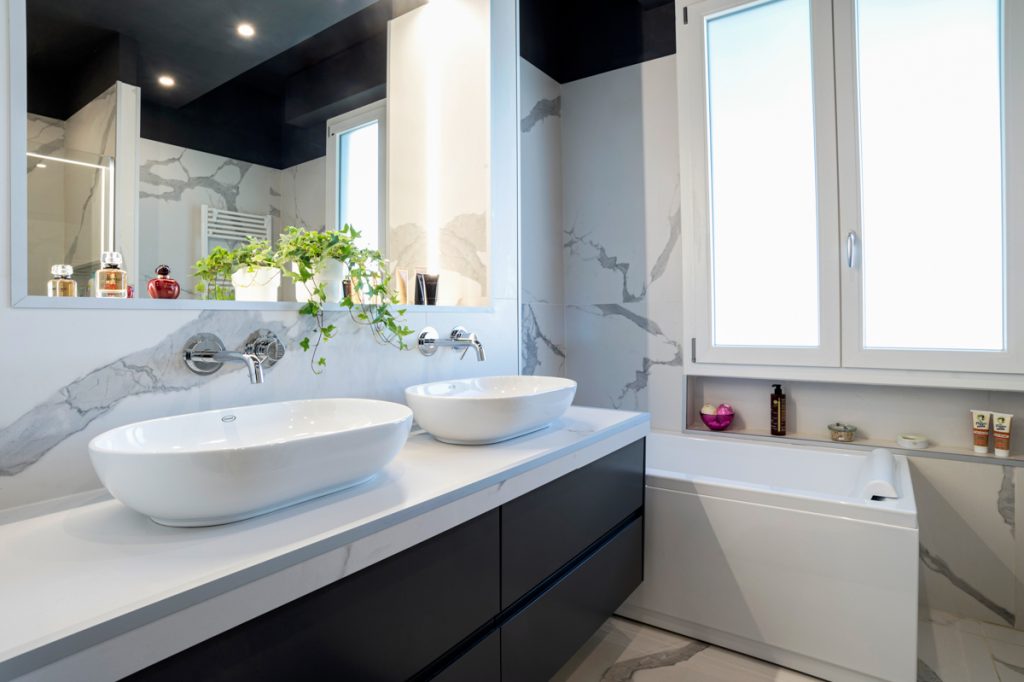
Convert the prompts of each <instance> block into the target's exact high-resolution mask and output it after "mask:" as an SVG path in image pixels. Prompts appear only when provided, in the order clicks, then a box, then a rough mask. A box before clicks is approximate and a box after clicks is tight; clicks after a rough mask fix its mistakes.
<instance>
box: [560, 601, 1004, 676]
mask: <svg viewBox="0 0 1024 682" xmlns="http://www.w3.org/2000/svg"><path fill="white" fill-rule="evenodd" d="M918 658H919V663H918V677H917V679H918V682H1024V632H1022V631H1019V630H1014V629H1011V628H1007V627H1001V626H998V625H991V624H988V623H981V622H978V621H973V620H966V619H961V618H957V617H956V616H952V615H949V614H946V613H942V612H939V611H933V612H931V613H930V614H929V615H928V616H927V617H926V618H922V620H921V622H920V625H919V629H918ZM816 679H817V678H814V677H810V676H808V675H804V674H802V673H798V672H794V671H792V670H787V669H785V668H779V667H778V666H775V665H772V664H770V663H765V662H764V661H760V660H757V659H755V658H750V657H748V656H744V655H742V654H738V653H735V652H732V651H727V650H725V649H720V648H718V647H715V646H711V645H709V644H705V643H703V642H698V641H696V640H692V639H687V638H686V637H682V636H680V635H676V634H673V633H671V632H666V631H664V630H659V629H657V628H652V627H648V626H646V625H642V624H640V623H635V622H633V621H630V620H625V619H623V618H615V617H613V618H609V619H608V620H607V621H606V622H605V623H604V625H602V626H601V629H600V630H598V632H597V633H595V634H594V636H593V637H591V638H590V640H589V641H588V642H587V643H586V644H585V645H583V648H581V649H580V650H579V651H578V652H577V653H576V655H575V656H573V657H572V659H571V660H570V661H569V662H567V663H566V664H565V666H563V667H562V669H561V670H560V671H559V672H558V674H557V675H555V677H554V678H552V682H800V681H804V682H806V681H811V680H816Z"/></svg>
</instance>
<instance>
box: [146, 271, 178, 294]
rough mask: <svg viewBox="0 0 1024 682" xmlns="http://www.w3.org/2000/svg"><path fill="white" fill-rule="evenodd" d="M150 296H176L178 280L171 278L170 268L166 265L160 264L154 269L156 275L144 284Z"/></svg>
mask: <svg viewBox="0 0 1024 682" xmlns="http://www.w3.org/2000/svg"><path fill="white" fill-rule="evenodd" d="M146 288H147V289H148V290H149V296H150V298H178V294H180V293H181V287H180V286H179V285H178V280H176V279H172V278H171V269H170V268H169V267H167V266H166V265H160V266H158V267H157V269H156V277H154V278H153V279H151V280H149V284H148V285H147V286H146Z"/></svg>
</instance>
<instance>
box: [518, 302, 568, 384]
mask: <svg viewBox="0 0 1024 682" xmlns="http://www.w3.org/2000/svg"><path fill="white" fill-rule="evenodd" d="M520 315H521V318H520V323H519V329H520V332H519V344H520V354H521V360H520V371H521V372H522V373H523V374H532V375H543V376H557V377H564V376H565V375H566V366H565V359H566V355H565V308H564V307H563V306H561V305H551V304H548V303H523V304H521V313H520Z"/></svg>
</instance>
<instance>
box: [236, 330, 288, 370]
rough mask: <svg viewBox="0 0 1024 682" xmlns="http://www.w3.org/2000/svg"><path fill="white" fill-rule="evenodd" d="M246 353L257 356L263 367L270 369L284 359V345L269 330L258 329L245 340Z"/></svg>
mask: <svg viewBox="0 0 1024 682" xmlns="http://www.w3.org/2000/svg"><path fill="white" fill-rule="evenodd" d="M245 352H246V353H251V354H252V355H255V356H256V357H257V358H258V359H259V364H260V365H261V366H262V367H268V368H269V367H273V366H274V364H275V363H277V361H278V360H280V359H281V358H283V357H284V344H283V343H281V339H279V338H277V335H276V334H274V332H272V331H270V330H269V329H258V330H256V331H254V332H253V333H252V334H250V335H249V338H247V339H246V340H245ZM261 371H262V370H261Z"/></svg>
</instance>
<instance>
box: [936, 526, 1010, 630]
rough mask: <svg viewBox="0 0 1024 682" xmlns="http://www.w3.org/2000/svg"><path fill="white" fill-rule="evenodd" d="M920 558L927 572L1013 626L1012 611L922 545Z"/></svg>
mask: <svg viewBox="0 0 1024 682" xmlns="http://www.w3.org/2000/svg"><path fill="white" fill-rule="evenodd" d="M920 557H921V563H922V564H924V566H925V568H927V569H928V570H929V571H934V572H935V573H938V574H939V575H941V576H943V577H945V578H946V579H947V580H948V581H949V582H950V583H952V584H953V586H954V587H956V588H957V589H959V590H961V591H962V592H964V593H965V594H967V595H968V596H970V597H971V598H972V599H974V600H976V601H977V602H978V603H979V604H981V605H982V606H984V607H985V608H986V609H988V610H989V611H991V612H992V613H993V614H995V615H996V616H998V617H999V618H1000V619H1001V620H1003V621H1005V622H1006V623H1007V624H1008V625H1010V626H1011V627H1012V626H1014V625H1015V623H1016V622H1017V618H1016V616H1015V615H1014V613H1013V611H1011V610H1010V609H1008V608H1006V607H1005V606H1000V605H999V604H997V603H996V602H995V601H993V600H992V599H990V598H989V597H988V596H986V595H985V594H984V593H983V592H982V591H981V590H980V589H978V588H977V587H975V586H974V585H971V584H970V583H969V582H967V581H966V580H965V579H964V578H962V577H961V576H959V575H957V574H956V573H955V572H954V571H953V568H952V567H951V566H950V565H949V564H948V563H947V562H946V561H945V560H944V559H943V558H942V557H939V556H936V555H935V554H933V553H931V552H930V551H929V550H928V548H927V547H925V546H924V545H921V547H920Z"/></svg>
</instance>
